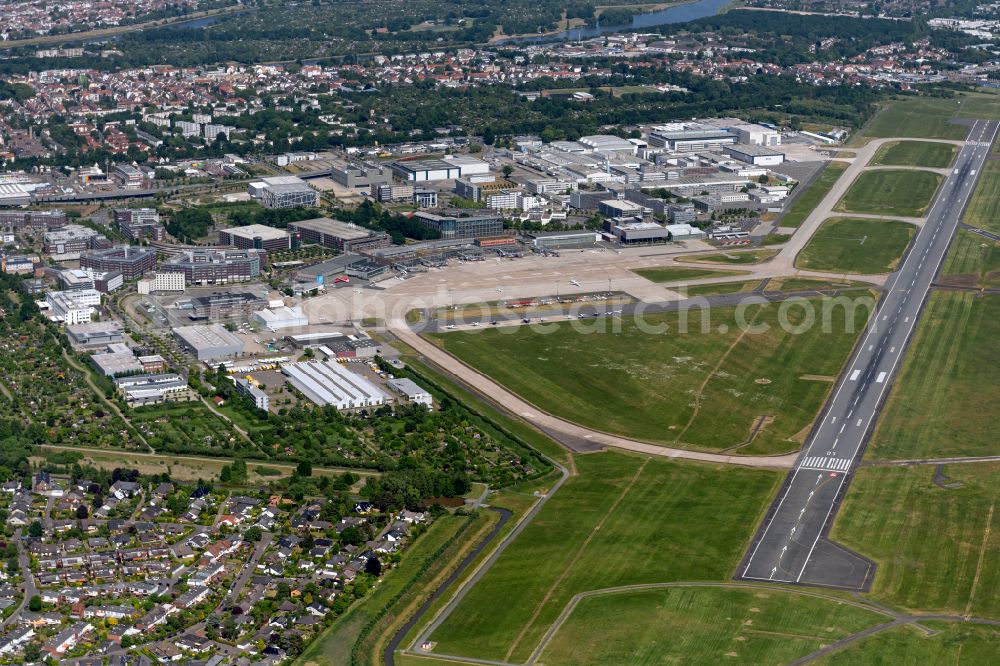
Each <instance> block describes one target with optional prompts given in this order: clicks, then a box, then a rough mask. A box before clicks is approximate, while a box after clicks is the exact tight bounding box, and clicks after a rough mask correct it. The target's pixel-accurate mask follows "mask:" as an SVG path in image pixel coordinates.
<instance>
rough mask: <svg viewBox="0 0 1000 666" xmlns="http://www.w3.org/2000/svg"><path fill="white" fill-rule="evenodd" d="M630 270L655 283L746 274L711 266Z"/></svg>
mask: <svg viewBox="0 0 1000 666" xmlns="http://www.w3.org/2000/svg"><path fill="white" fill-rule="evenodd" d="M632 272H633V273H635V274H636V275H639V276H641V277H644V278H646V279H647V280H649V281H650V282H657V283H666V282H680V281H682V280H703V279H706V278H717V277H726V276H733V277H738V276H740V275H746V273H745V272H744V271H717V270H713V269H711V268H684V267H681V266H664V267H663V268H636V269H635V270H633V271H632Z"/></svg>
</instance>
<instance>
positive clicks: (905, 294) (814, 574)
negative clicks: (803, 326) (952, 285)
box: [737, 120, 1000, 589]
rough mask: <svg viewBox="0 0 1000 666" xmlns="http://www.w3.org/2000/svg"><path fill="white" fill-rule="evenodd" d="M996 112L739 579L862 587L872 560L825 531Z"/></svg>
mask: <svg viewBox="0 0 1000 666" xmlns="http://www.w3.org/2000/svg"><path fill="white" fill-rule="evenodd" d="M998 125H1000V121H982V120H980V121H975V122H972V123H971V130H970V132H969V136H968V140H967V141H966V143H965V146H964V147H963V148H962V150H961V152H960V153H959V155H958V157H957V158H956V160H955V165H954V167H953V168H952V169H951V171H950V173H949V175H948V176H947V178H946V179H945V181H944V182H943V183H942V185H941V188H940V190H939V192H938V195H937V198H936V199H935V202H934V205H933V206H932V208H931V210H930V212H929V214H928V217H927V222H926V224H925V225H924V227H923V228H922V229H921V230H920V231H919V232H918V234H917V237H916V239H915V241H914V243H913V247H912V248H911V250H910V252H909V253H908V254H907V256H906V258H905V260H904V262H903V264H902V266H901V268H900V269H899V271H898V272H897V273H896V274H894V275H893V276H892V277H891V278H890V280H889V281H887V283H886V289H885V292H884V295H883V299H882V301H881V303H880V304H879V307H878V310H877V311H876V313H875V314H874V316H873V318H872V320H871V322H870V323H869V326H868V329H867V332H866V334H865V336H864V338H863V339H862V340H861V342H860V343H859V344H858V347H857V349H856V350H855V352H854V355H853V356H852V358H851V360H850V362H849V363H848V365H847V368H846V370H845V371H844V373H843V375H842V376H841V378H840V382H839V384H838V386H837V388H836V390H835V392H834V394H833V396H832V397H831V398H830V400H829V401H828V403H827V406H826V409H825V410H824V412H823V415H822V416H821V420H820V421H819V423H818V425H817V427H816V428H815V429H814V430H813V433H812V436H811V438H810V439H809V442H808V444H807V446H806V447H805V448H804V449H803V451H802V453H801V454H800V455H799V458H798V460H797V461H796V463H795V467H794V468H793V469H792V471H791V472H790V473H789V476H788V479H787V480H786V481H785V485H784V487H783V488H782V490H781V491H780V492H779V495H778V499H777V500H776V501H775V503H774V505H773V506H772V507H771V510H770V511H769V513H768V516H767V518H766V519H765V522H764V524H763V525H762V527H761V529H760V530H759V531H758V534H757V537H756V538H755V539H754V542H753V543H752V544H751V547H750V550H749V552H748V553H747V555H746V558H745V559H744V562H743V564H742V565H741V567H740V569H739V572H738V576H737V577H738V578H742V579H745V580H765V581H777V582H786V583H803V584H812V585H824V586H831V587H840V588H846V589H867V587H868V586H869V585H870V583H871V579H872V576H873V574H874V570H875V565H874V563H873V562H871V561H870V560H867V559H865V558H863V557H861V556H860V555H858V554H856V553H853V552H851V551H849V550H847V549H845V548H843V547H842V546H839V545H837V544H835V543H833V542H831V541H829V540H828V539H827V538H826V533H827V531H828V530H829V526H830V523H831V520H832V518H833V516H834V515H835V513H836V510H837V508H838V506H839V503H840V500H841V498H842V497H843V494H844V492H845V491H846V489H847V486H848V483H849V479H850V478H851V475H852V473H853V471H854V469H855V467H856V465H857V464H858V462H859V461H860V459H861V456H862V454H863V452H864V445H865V443H866V441H867V439H866V438H867V436H868V434H869V432H870V430H871V428H872V426H873V424H874V422H875V417H876V416H877V414H878V412H879V409H880V407H881V405H882V402H883V400H884V398H885V396H886V393H887V391H888V389H889V386H890V384H891V382H892V378H893V375H894V373H895V371H896V369H897V367H898V365H899V361H900V359H901V358H902V356H903V352H904V351H905V349H906V346H907V343H908V342H909V340H910V336H911V335H912V333H913V329H914V327H915V325H916V323H917V319H918V318H919V315H920V312H921V309H922V307H923V304H924V300H925V297H926V296H927V293H928V290H929V289H930V285H931V281H932V280H933V279H934V276H935V274H936V273H937V270H938V267H939V266H940V264H941V262H942V261H943V260H944V257H945V253H946V252H947V250H948V246H949V243H950V241H951V238H952V235H953V234H954V233H955V229H956V228H957V226H958V223H959V220H960V219H961V217H962V214H963V212H964V210H965V207H966V204H967V203H968V200H969V197H970V196H971V194H972V192H973V190H974V189H975V184H976V181H977V179H978V177H979V174H980V173H981V172H982V168H983V164H984V162H985V161H986V159H987V157H988V156H989V153H990V147H991V146H992V144H993V141H994V139H995V137H996V134H997V128H998Z"/></svg>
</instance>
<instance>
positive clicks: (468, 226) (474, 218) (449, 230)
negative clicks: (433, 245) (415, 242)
mask: <svg viewBox="0 0 1000 666" xmlns="http://www.w3.org/2000/svg"><path fill="white" fill-rule="evenodd" d="M465 216H467V217H465ZM413 220H414V221H415V222H419V223H420V224H422V225H424V226H425V227H427V228H429V229H433V230H434V231H437V232H438V233H440V234H441V238H442V239H446V240H447V239H454V238H492V237H494V236H502V235H503V220H501V219H500V216H499V215H497V214H495V213H469V212H467V211H455V212H450V211H449V212H446V213H444V214H440V215H437V214H434V213H425V212H423V211H418V212H417V213H414V215H413Z"/></svg>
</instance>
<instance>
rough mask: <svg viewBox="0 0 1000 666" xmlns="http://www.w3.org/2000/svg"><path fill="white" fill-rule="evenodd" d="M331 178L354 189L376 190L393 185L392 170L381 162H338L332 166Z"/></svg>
mask: <svg viewBox="0 0 1000 666" xmlns="http://www.w3.org/2000/svg"><path fill="white" fill-rule="evenodd" d="M330 179H331V180H333V182H335V183H337V184H338V185H341V186H343V187H347V188H350V189H352V190H357V189H367V190H369V191H371V192H374V191H376V190H378V188H379V187H380V186H384V185H392V170H391V169H389V168H387V167H385V166H382V165H380V164H368V163H365V164H336V165H334V166H332V167H331V168H330Z"/></svg>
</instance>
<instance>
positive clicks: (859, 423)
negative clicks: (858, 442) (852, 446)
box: [854, 419, 862, 428]
mask: <svg viewBox="0 0 1000 666" xmlns="http://www.w3.org/2000/svg"><path fill="white" fill-rule="evenodd" d="M861 421H862V419H858V422H857V423H855V424H854V427H856V428H860V427H861Z"/></svg>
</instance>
